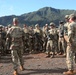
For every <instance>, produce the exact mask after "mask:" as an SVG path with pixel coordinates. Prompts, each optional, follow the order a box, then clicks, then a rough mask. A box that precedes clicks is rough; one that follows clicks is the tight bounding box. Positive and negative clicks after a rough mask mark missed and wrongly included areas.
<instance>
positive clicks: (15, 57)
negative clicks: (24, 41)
mask: <svg viewBox="0 0 76 75" xmlns="http://www.w3.org/2000/svg"><path fill="white" fill-rule="evenodd" d="M11 55H12V62H13V65H14V67H13V68H14V70H15V69H17V68H18V64H20V65H21V66H23V65H24V62H23V57H22V52H21V49H16V50H11ZM18 61H19V62H18Z"/></svg>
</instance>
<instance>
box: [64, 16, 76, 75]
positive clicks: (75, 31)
mask: <svg viewBox="0 0 76 75" xmlns="http://www.w3.org/2000/svg"><path fill="white" fill-rule="evenodd" d="M69 22H70V24H69V25H68V39H67V56H66V62H67V66H68V71H67V72H64V73H63V74H64V75H74V74H75V73H76V70H74V64H73V56H74V54H75V53H76V50H75V49H76V16H75V15H74V14H71V15H70V16H69Z"/></svg>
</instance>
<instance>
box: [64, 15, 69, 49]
mask: <svg viewBox="0 0 76 75" xmlns="http://www.w3.org/2000/svg"><path fill="white" fill-rule="evenodd" d="M65 21H66V23H65V24H64V41H65V42H64V43H65V50H66V48H67V39H68V25H69V15H66V16H65Z"/></svg>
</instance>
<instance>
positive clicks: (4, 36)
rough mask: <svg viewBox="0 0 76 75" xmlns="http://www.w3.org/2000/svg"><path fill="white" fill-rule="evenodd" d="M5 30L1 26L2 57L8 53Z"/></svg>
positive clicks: (0, 47)
mask: <svg viewBox="0 0 76 75" xmlns="http://www.w3.org/2000/svg"><path fill="white" fill-rule="evenodd" d="M3 28H4V27H3V26H2V25H0V49H1V53H2V55H4V54H5V53H6V50H5V40H6V33H5V31H4V30H3Z"/></svg>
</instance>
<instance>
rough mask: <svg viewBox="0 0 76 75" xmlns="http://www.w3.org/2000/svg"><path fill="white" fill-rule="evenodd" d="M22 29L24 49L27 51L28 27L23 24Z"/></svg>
mask: <svg viewBox="0 0 76 75" xmlns="http://www.w3.org/2000/svg"><path fill="white" fill-rule="evenodd" d="M23 31H24V36H25V37H24V38H25V39H24V51H28V49H29V29H28V27H27V26H26V25H24V28H23Z"/></svg>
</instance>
